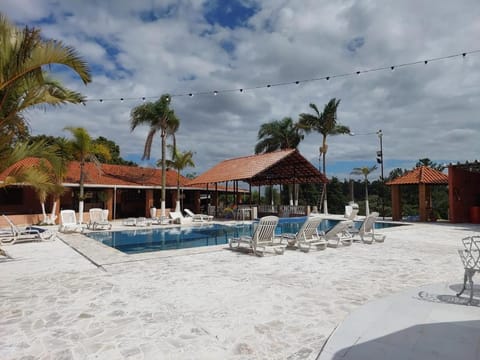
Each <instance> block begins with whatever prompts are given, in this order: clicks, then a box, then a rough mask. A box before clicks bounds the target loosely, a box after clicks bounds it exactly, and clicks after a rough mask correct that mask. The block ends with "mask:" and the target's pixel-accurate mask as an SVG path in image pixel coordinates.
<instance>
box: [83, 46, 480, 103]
mask: <svg viewBox="0 0 480 360" xmlns="http://www.w3.org/2000/svg"><path fill="white" fill-rule="evenodd" d="M479 52H480V49H477V50H472V51H465V52H462V53H458V54H452V55H447V56H442V57H437V58H431V59H425V60H419V61H412V62H407V63H402V64H396V65H391V66H385V67H378V68H372V69H367V70H362V71H360V70H357V71H354V72H350V73H344V74H336V75H329V76H322V77H319V78H311V79H304V80H296V81H291V82H282V83H275V84H267V85H258V86H252V87H244V88H240V89H238V88H237V89H224V90H214V91H212V90H209V91H199V92H189V93H179V94H172V95H171V97H181V96H189V97H193V96H194V95H211V94H212V93H213V95H219V94H221V93H229V92H234V91H239V92H241V93H243V92H244V91H245V90H256V89H264V88H267V89H270V88H272V87H274V86H276V87H278V86H287V85H292V84H295V85H299V84H300V83H301V82H313V81H320V80H327V81H328V80H330V79H336V78H344V77H349V76H354V75H360V74H363V73H370V72H377V71H383V70H391V71H394V70H395V69H398V68H401V67H407V66H414V65H419V64H425V65H427V64H428V63H429V62H434V61H442V60H447V59H452V58H455V57H460V56H461V57H462V58H465V57H466V56H467V54H475V53H479ZM159 97H160V96H143V97H140V98H138V97H125V98H123V97H122V98H120V101H121V102H124V101H127V100H137V101H138V100H139V99H141V100H142V101H146V100H147V99H158V98H159ZM170 100H171V98H167V101H170ZM93 101H98V102H100V103H103V102H106V101H118V98H98V99H95V98H91V99H90V98H87V99H85V100H84V102H83V103H84V105H86V103H87V102H93Z"/></svg>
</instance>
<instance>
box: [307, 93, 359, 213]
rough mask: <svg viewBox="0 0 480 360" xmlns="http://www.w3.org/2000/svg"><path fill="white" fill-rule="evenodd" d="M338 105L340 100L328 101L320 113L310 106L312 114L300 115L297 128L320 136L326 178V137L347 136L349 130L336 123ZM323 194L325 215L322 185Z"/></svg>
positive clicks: (324, 207) (325, 207)
mask: <svg viewBox="0 0 480 360" xmlns="http://www.w3.org/2000/svg"><path fill="white" fill-rule="evenodd" d="M339 104H340V99H339V100H337V99H335V98H332V99H330V101H329V102H328V103H327V104H326V105H325V107H324V108H323V111H322V112H320V111H319V110H318V108H317V105H315V104H310V108H311V109H312V110H313V112H314V114H308V113H302V114H300V120H299V126H300V127H302V128H303V129H304V130H305V132H306V133H307V134H308V133H310V132H311V131H316V132H318V133H320V134H321V135H322V146H320V149H319V150H320V156H321V157H322V171H323V174H324V175H325V176H327V169H326V165H325V157H326V155H327V150H328V145H327V136H328V135H339V134H349V133H350V128H349V127H348V126H344V125H341V124H338V123H337V109H338V105H339ZM323 194H324V203H323V210H324V212H325V213H326V214H327V213H328V206H327V184H326V183H325V184H324V188H323Z"/></svg>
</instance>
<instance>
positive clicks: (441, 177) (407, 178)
mask: <svg viewBox="0 0 480 360" xmlns="http://www.w3.org/2000/svg"><path fill="white" fill-rule="evenodd" d="M408 184H448V176H447V175H446V174H444V173H442V172H441V171H438V170H435V169H432V168H430V167H428V166H419V167H417V168H416V169H413V170H412V171H409V172H407V173H405V174H404V175H402V176H400V177H398V178H396V179H393V180H392V181H389V182H387V183H386V185H408Z"/></svg>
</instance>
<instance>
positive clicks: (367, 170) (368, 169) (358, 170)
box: [350, 165, 377, 216]
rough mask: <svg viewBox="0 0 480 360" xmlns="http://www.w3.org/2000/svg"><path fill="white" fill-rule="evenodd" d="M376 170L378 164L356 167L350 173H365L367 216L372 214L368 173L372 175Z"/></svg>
mask: <svg viewBox="0 0 480 360" xmlns="http://www.w3.org/2000/svg"><path fill="white" fill-rule="evenodd" d="M375 170H377V165H373V166H371V167H368V166H364V167H356V168H354V169H353V170H352V172H351V173H350V174H352V175H363V177H364V179H365V214H366V215H367V216H368V215H370V208H369V205H368V175H370V174H371V173H372V172H374V171H375Z"/></svg>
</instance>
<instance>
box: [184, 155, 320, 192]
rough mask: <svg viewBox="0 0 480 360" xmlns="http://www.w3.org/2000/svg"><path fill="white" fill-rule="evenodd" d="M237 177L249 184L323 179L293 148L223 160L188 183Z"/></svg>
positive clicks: (216, 181) (289, 182) (302, 181)
mask: <svg viewBox="0 0 480 360" xmlns="http://www.w3.org/2000/svg"><path fill="white" fill-rule="evenodd" d="M232 180H240V181H246V182H248V183H250V184H251V185H267V184H291V183H322V182H327V181H328V180H327V178H326V177H325V176H324V175H323V174H322V173H320V172H319V171H318V170H317V169H316V168H315V167H314V166H313V165H312V164H311V163H310V162H309V161H308V160H307V159H305V158H304V157H303V156H302V155H301V154H300V153H299V152H298V151H297V150H295V149H289V150H281V151H276V152H271V153H265V154H260V155H251V156H244V157H239V158H235V159H229V160H224V161H222V162H220V163H218V164H217V165H215V166H214V167H213V168H211V169H210V170H207V171H206V172H204V173H203V174H201V175H200V176H198V177H197V178H195V179H193V180H192V181H190V184H191V185H193V184H206V183H219V182H225V181H232Z"/></svg>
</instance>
